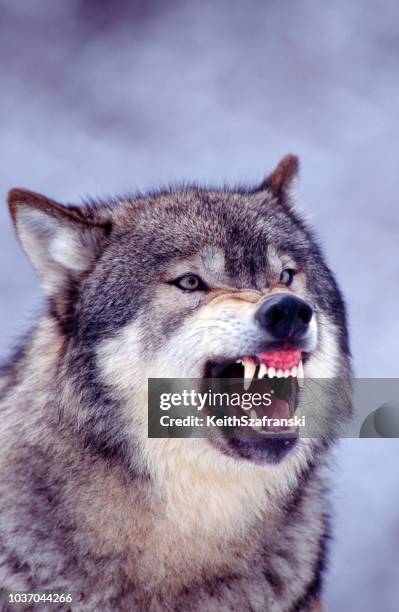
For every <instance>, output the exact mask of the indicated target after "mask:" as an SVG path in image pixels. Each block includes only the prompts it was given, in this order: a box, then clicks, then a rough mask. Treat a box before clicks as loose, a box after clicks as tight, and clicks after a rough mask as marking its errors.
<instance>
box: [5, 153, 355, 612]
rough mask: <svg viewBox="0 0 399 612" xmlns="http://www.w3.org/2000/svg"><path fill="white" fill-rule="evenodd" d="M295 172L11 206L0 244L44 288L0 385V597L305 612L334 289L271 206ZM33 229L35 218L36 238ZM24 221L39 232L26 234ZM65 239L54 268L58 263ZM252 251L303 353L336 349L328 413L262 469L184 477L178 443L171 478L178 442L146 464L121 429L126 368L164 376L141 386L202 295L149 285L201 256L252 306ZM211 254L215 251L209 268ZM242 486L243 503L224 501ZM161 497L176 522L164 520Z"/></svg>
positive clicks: (318, 260) (320, 529)
mask: <svg viewBox="0 0 399 612" xmlns="http://www.w3.org/2000/svg"><path fill="white" fill-rule="evenodd" d="M295 171H296V161H295V158H291V160H290V159H288V161H285V162H284V163H283V165H280V166H279V167H278V169H277V170H276V172H277V174H276V173H274V174H273V175H272V177H270V179H269V180H268V181H265V183H263V184H262V185H261V187H260V188H259V189H255V190H250V189H239V190H208V189H199V188H197V187H187V188H182V189H177V190H170V191H165V192H160V193H154V194H149V195H146V196H137V197H134V198H131V197H127V198H125V199H120V200H115V201H113V202H104V203H101V202H96V203H94V202H91V203H88V204H87V206H86V207H82V208H78V207H69V208H64V207H61V206H60V205H58V204H56V203H54V202H51V201H49V200H47V199H46V198H43V197H42V196H37V195H36V194H31V193H30V192H26V191H23V190H14V191H13V192H11V194H10V207H11V213H12V216H13V219H14V223H15V225H16V228H17V233H18V235H19V237H20V239H21V242H22V244H23V246H24V248H25V249H26V250H27V252H28V254H29V255H30V257H31V258H32V261H33V263H34V265H35V267H36V269H37V271H38V273H39V275H40V276H41V278H42V280H43V284H44V288H45V292H46V295H47V308H46V311H45V312H44V313H43V316H42V317H41V319H40V320H39V321H38V322H37V325H36V327H35V329H34V330H33V332H32V334H31V336H30V337H29V339H28V340H27V341H26V342H25V343H24V345H23V347H22V349H21V350H19V352H18V353H17V354H16V356H15V358H14V359H13V360H10V362H9V363H8V364H7V366H5V367H4V368H3V369H2V370H1V378H0V410H1V417H2V428H1V433H0V491H1V493H0V586H1V587H2V588H5V589H7V590H31V589H36V590H41V589H59V590H65V591H73V592H74V593H77V596H78V602H77V603H76V604H75V605H74V606H73V609H76V610H82V611H85V610H87V611H94V610H101V611H104V612H105V611H108V610H109V611H111V610H113V611H114V610H121V611H123V610H138V611H141V610H148V611H154V612H155V611H161V610H162V611H170V612H172V611H173V612H177V611H180V610H181V611H185V610H188V609H189V610H193V611H194V610H197V611H201V612H208V611H209V612H211V611H216V610H218V611H226V612H227V611H230V610H239V611H240V612H244V611H250V610H252V611H259V612H260V611H265V610H267V611H269V612H305V611H309V610H311V609H312V607H313V606H316V605H317V602H318V601H319V597H320V590H321V579H322V573H323V569H324V562H325V550H326V540H327V538H328V525H327V523H328V518H327V517H328V512H327V508H326V501H325V495H324V489H325V484H324V476H323V470H324V465H325V461H326V456H327V455H326V451H327V448H328V446H329V444H330V441H331V440H332V439H333V438H334V434H335V427H336V425H337V424H338V421H339V420H340V418H344V417H346V416H347V415H348V414H349V413H350V410H351V402H350V384H349V379H350V364H349V349H348V338H347V330H346V319H345V308H344V304H343V300H342V297H341V294H340V292H339V290H338V288H337V285H336V282H335V280H334V278H333V275H332V273H331V272H330V270H329V269H328V267H327V266H326V264H325V262H324V258H323V256H322V254H321V251H320V248H319V246H318V245H317V242H316V241H315V239H314V236H313V233H312V231H311V230H310V229H309V228H308V226H307V224H305V222H304V221H303V220H302V218H301V217H300V215H299V213H298V212H297V211H296V210H295V208H294V207H293V205H292V203H291V201H290V197H289V183H290V182H291V180H292V178H293V176H294V174H295ZM273 177H274V178H273ZM27 210H28V211H31V210H33V216H32V215H31V216H29V215H30V213H29V214H28V215H26V214H25V212H26V211H27ZM24 211H25V212H24ZM35 211H39V213H38V214H37V215H36V212H35ZM21 213H23V214H22V215H21ZM24 214H25V220H24V218H23V215H24ZM35 215H36V216H35ZM41 215H42V216H41ZM43 215H44V217H46V219H47V217H49V218H51V222H50V221H49V222H47V221H46V219H45V221H44V224H43V219H44V217H43ZM28 218H29V219H32V218H34V219H35V223H37V224H38V227H36V228H35V227H32V230H31V231H32V236H28V237H27V235H28V234H29V231H30V229H29V228H30V225H29V223H32V221H31V220H30V221H29V223H26V222H25V221H26V219H28ZM59 236H61V239H59ZM66 236H67V237H68V239H67V240H66V239H65V237H66ZM71 241H72V242H71ZM71 244H72V247H73V251H71V252H73V253H76V260H75V261H74V267H73V269H71V268H68V267H65V266H63V263H62V262H63V258H64V257H67V256H66V255H65V253H67V254H68V253H69V251H68V249H72V247H71ZM270 246H272V247H273V249H275V251H276V252H278V253H279V254H280V255H279V256H283V254H284V255H287V256H289V257H290V258H292V259H293V260H295V262H296V263H297V264H298V266H299V267H300V269H301V270H302V275H303V281H302V282H303V285H302V286H301V288H299V289H298V291H301V292H302V295H306V298H307V299H308V301H309V302H310V303H311V304H312V307H313V308H314V310H315V312H316V313H317V316H318V318H319V322H320V323H319V343H320V342H322V340H320V338H322V337H323V336H322V334H323V333H324V334H327V335H328V334H330V337H331V338H332V339H333V340H334V343H335V345H334V346H336V352H333V353H331V354H332V359H333V360H334V363H333V364H332V366H333V370H332V371H334V372H335V375H339V376H340V377H342V379H343V381H344V384H342V386H341V387H340V390H339V392H338V393H337V392H336V393H335V395H334V394H333V393H331V395H329V396H328V398H327V399H328V402H329V406H328V408H329V415H330V416H329V418H330V420H331V421H330V422H329V434H330V435H329V436H328V440H325V441H320V440H313V441H312V442H311V443H308V445H307V446H306V448H305V446H304V447H303V448H302V447H301V448H302V450H301V448H300V449H299V450H298V451H297V450H294V451H293V453H292V458H291V459H290V458H287V459H284V460H283V461H282V462H281V465H278V466H271V465H267V464H265V465H262V466H259V465H255V463H254V464H253V465H252V463H251V461H246V460H244V459H242V458H240V457H239V456H236V455H235V451H234V450H232V449H231V448H227V447H226V448H221V449H218V448H216V447H214V446H212V444H211V443H210V442H207V441H201V444H203V445H208V446H207V447H205V446H204V447H201V451H199V452H201V453H202V455H204V456H205V454H206V455H207V456H208V455H209V456H211V457H212V461H213V463H212V465H214V472H213V471H212V470H213V468H212V469H211V471H212V473H211V474H210V473H209V470H208V474H207V470H206V469H205V468H204V469H202V467H201V466H202V463H201V461H202V458H200V455H199V459H198V468H195V469H191V464H190V460H191V459H190V457H191V456H192V457H195V452H196V451H195V447H194V446H192V447H191V448H190V450H189V452H188V453H187V465H186V464H185V459H184V456H185V454H184V453H181V450H182V448H183V447H179V448H177V449H173V451H172V450H171V451H170V452H171V453H172V452H173V453H174V455H173V461H172V460H170V459H169V458H168V457H165V453H167V448H168V447H167V446H159V448H157V450H156V453H158V454H156V455H155V454H154V455H151V452H150V450H149V449H150V447H149V446H148V440H145V439H144V437H143V436H142V434H140V431H141V429H140V427H141V426H142V421H143V419H144V415H145V411H146V404H145V401H144V400H143V396H142V392H141V391H140V389H141V387H140V384H141V382H142V381H140V370H139V368H140V367H144V366H143V365H142V364H145V365H146V367H147V370H145V371H146V372H147V371H149V369H150V368H151V367H152V366H151V364H154V363H157V364H158V367H159V364H162V363H165V370H164V371H161V370H162V367H160V370H159V372H158V375H159V377H162V376H165V377H166V376H168V375H170V374H171V372H170V371H169V370H168V369H167V367H166V360H165V359H164V358H163V354H164V352H166V351H169V347H171V346H172V347H175V349H174V350H176V352H177V353H178V351H179V347H180V346H182V344H180V343H182V342H183V341H182V337H183V336H182V334H183V330H184V328H185V326H187V322H188V323H189V322H190V321H191V320H192V321H193V322H194V324H195V321H196V317H197V316H198V313H199V312H204V311H205V309H206V308H207V306H206V304H205V303H204V302H203V300H205V299H206V298H204V297H201V296H195V297H194V296H193V297H192V298H191V297H190V298H189V297H187V296H185V297H183V296H181V295H180V294H179V290H178V289H176V288H175V287H172V286H170V285H166V284H164V285H162V286H161V284H160V283H161V280H160V279H164V276H165V275H167V274H168V273H170V270H171V269H174V268H173V266H175V265H178V263H179V261H183V260H184V261H193V258H194V259H195V257H197V255H198V253H202V260H201V263H199V264H198V265H201V266H202V267H203V268H204V269H205V270H207V272H206V273H207V274H213V275H218V274H219V276H218V281H217V282H218V283H219V286H222V285H223V286H229V287H230V288H233V289H234V291H237V290H239V291H241V292H245V291H248V290H249V291H251V292H252V293H253V294H256V295H257V296H265V295H267V294H268V292H269V291H270V289H271V287H273V285H274V283H275V272H274V271H273V262H272V261H271V258H270V251H268V247H270ZM207 249H208V250H209V249H211V255H210V256H209V257H208V256H207V255H206V253H208V251H207ZM32 251H33V254H32ZM37 253H38V255H37V256H36V255H35V254H37ZM204 253H205V255H203V254H204ZM214 253H222V254H223V257H221V261H220V265H219V268H218V266H216V264H215V261H216V256H214ZM60 262H61V263H60ZM212 262H213V263H212ZM212 266H213V269H212V270H211V271H210V270H209V268H212ZM216 268H217V269H216ZM49 279H50V280H49ZM164 280H165V279H164ZM162 282H163V281H162ZM215 282H216V281H215ZM323 321H324V323H323ZM218 324H219V325H221V323H220V322H219V323H218ZM223 324H224V325H226V322H224V323H223ZM237 324H238V323H237V322H232V321H231V320H229V321H228V325H230V327H231V337H232V342H234V341H235V342H237V343H239V344H240V343H241V342H242V344H240V347H241V352H244V350H245V351H246V350H247V348H248V347H249V346H250V345H251V346H252V345H254V339H253V338H252V336H251V334H250V331H249V328H248V333H247V335H246V332H245V333H244V332H243V328H242V327H241V328H240V335H239V336H237V338H236V340H234V328H235V326H236V325H237ZM323 324H324V331H323ZM129 330H130V331H129ZM131 330H133V331H131ZM224 331H225V328H224ZM128 332H129V334H130V335H129V338H130V339H131V338H132V337H134V338H135V345H134V347H133V344H131V345H129V344H127V345H126V346H127V348H128V349H129V347H130V346H131V347H132V351H133V349H134V351H136V353H135V354H134V355H132V356H131V362H130V358H129V357H128V358H127V359H122V357H121V363H122V366H121V367H123V371H122V370H120V376H119V374H118V375H117V376H115V378H113V375H112V373H111V374H109V373H108V374H106V372H105V370H106V364H109V366H110V367H111V366H112V367H117V366H116V365H115V364H118V356H117V354H116V353H118V350H119V349H118V347H119V346H120V351H121V355H122V356H123V355H125V354H126V353H123V351H124V350H126V347H123V346H122V335H123V334H124V333H125V334H127V333H128ZM209 333H210V334H212V333H213V332H212V329H210V331H209ZM215 333H217V329H216V323H215ZM132 334H133V335H132ZM134 334H136V335H134ZM129 342H131V340H129ZM251 343H252V344H251ZM115 347H116V353H115V359H112V360H111V358H110V355H112V351H113V350H114V348H115ZM237 348H238V347H237ZM317 350H320V351H323V350H324V348H323V347H321V348H320V347H318V349H317ZM326 350H327V349H326ZM137 353H138V354H137ZM316 353H317V351H316ZM320 354H322V355H326V354H327V353H326V352H324V353H320ZM183 357H184V358H185V359H186V361H187V359H188V361H189V359H190V356H189V355H187V357H186V356H185V355H183ZM107 360H108V361H107ZM314 363H315V364H316V357H315V362H314ZM140 364H141V366H140ZM198 367H200V366H198ZM309 367H310V366H309ZM314 367H316V365H315V366H314ZM112 371H113V370H112ZM143 372H144V370H143ZM172 375H173V373H172ZM198 375H201V374H200V370H198V372H196V373H194V375H193V376H198ZM123 377H125V379H126V381H127V382H125V383H123V384H124V385H125V386H123V384H122V382H121V381H122V379H123ZM130 379H131V380H130ZM126 385H128V386H126ZM191 442H192V441H190V440H184V443H185V444H186V446H185V447H184V448H186V449H187V448H188V447H187V443H188V444H190V443H191ZM153 448H155V447H153ZM301 452H302V455H301V459H299V458H298V457H299V454H300V453H301ZM154 453H155V451H154ZM212 453H213V454H212ZM296 454H297V455H296ZM202 455H201V457H202ZM152 456H154V461H151V460H150V457H152ZM157 458H158V459H159V461H160V462H161V463H162V462H164V464H163V463H162V465H163V466H164V467H162V470H163V471H161V467H159V472H158V471H157V470H158V467H157V466H158V463H157ZM215 458H216V459H215ZM219 460H220V462H221V464H222V463H223V462H224V463H223V466H224V467H223V468H219V467H218V465H217V463H218V461H219ZM290 462H291V463H290ZM153 463H154V464H155V467H154V465H153ZM195 463H196V461H195V459H193V465H194V464H195ZM204 465H205V464H204ZM170 466H173V469H171V467H170ZM290 466H292V469H291V467H290ZM196 469H198V472H197V471H195V470H196ZM165 475H167V477H166V476H165ZM208 476H209V481H208V480H207V481H206V483H205V484H204V486H203V489H201V486H202V485H201V484H200V482H201V479H204V478H207V477H208ZM251 479H253V483H254V484H253V485H252V484H251V483H252V480H251ZM179 483H181V486H180V484H179ZM259 483H261V484H259ZM257 486H259V487H260V488H259V500H263V499H264V500H265V501H264V503H263V502H262V503H261V502H260V501H259V504H258V502H257V501H256V499H257V496H256V495H255V497H254V500H255V501H251V500H252V498H250V493H251V491H252V493H253V490H256V487H257ZM245 487H248V495H249V497H248V500H246V499H242V500H241V501H237V498H238V497H239V495H240V492H242V491H243V490H245ZM228 488H229V491H230V490H231V498H229V497H228V496H229V494H230V493H228V492H227V489H228ZM171 491H172V493H171ZM174 491H176V493H175V492H174ZM188 491H191V493H189V492H188ZM201 495H203V498H201ZM223 495H226V500H228V499H231V508H227V507H226V509H225V511H226V513H229V514H226V519H228V522H229V525H226V524H225V523H226V521H225V522H224V516H217V514H218V513H217V512H215V513H214V515H213V514H212V516H211V513H212V507H213V506H214V507H215V508H217V507H218V506H217V504H218V496H223ZM179 496H181V500H184V503H183V501H182V502H180V501H179V500H180V497H179ZM172 498H173V500H174V501H173V503H174V504H175V506H174V507H175V508H180V511H181V513H182V514H181V518H180V523H179V522H178V521H177V518H176V516H175V515H173V512H172V516H169V515H170V508H171V507H172V506H168V504H169V501H168V500H171V499H172ZM191 499H192V510H190V504H191V501H190V500H191ZM176 500H177V501H176ZM187 500H188V501H187ZM170 503H172V502H170ZM179 504H180V506H179ZM235 504H237V509H236V510H235ZM262 504H263V505H262ZM225 506H230V504H229V503H226V504H225ZM223 511H224V510H222V511H221V512H223ZM235 512H236V515H235V514H234V513H235ZM244 514H245V516H244ZM191 515H192V516H191ZM185 521H186V523H187V525H188V527H187V529H184V528H181V527H182V524H183V523H184V522H185ZM235 521H237V527H235ZM213 524H214V525H215V527H214V528H213V527H212V525H213ZM52 609H54V608H52ZM315 609H316V608H315Z"/></svg>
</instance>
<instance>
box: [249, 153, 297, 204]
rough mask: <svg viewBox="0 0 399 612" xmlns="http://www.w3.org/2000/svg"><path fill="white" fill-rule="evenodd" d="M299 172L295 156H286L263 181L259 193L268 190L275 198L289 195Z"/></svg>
mask: <svg viewBox="0 0 399 612" xmlns="http://www.w3.org/2000/svg"><path fill="white" fill-rule="evenodd" d="M298 172H299V159H298V157H297V156H296V155H292V154H289V155H286V156H285V157H283V159H282V160H281V161H280V163H279V164H278V165H277V167H276V169H275V170H274V171H273V172H272V173H271V174H270V175H269V176H268V177H267V178H266V179H265V180H264V181H263V183H262V184H261V186H260V188H259V191H263V190H265V189H269V190H270V191H272V192H273V193H274V194H275V195H277V196H284V195H287V194H289V192H290V190H291V189H292V186H293V183H294V182H295V180H296V178H297V176H298Z"/></svg>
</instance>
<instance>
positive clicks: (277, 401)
mask: <svg viewBox="0 0 399 612" xmlns="http://www.w3.org/2000/svg"><path fill="white" fill-rule="evenodd" d="M304 359H306V355H305V354H304V353H303V352H302V351H301V350H299V349H287V350H283V349H282V350H274V351H270V352H265V353H258V354H256V355H244V356H241V357H239V358H238V359H235V360H234V361H220V362H208V364H207V366H206V370H205V378H206V379H211V380H212V388H213V390H214V391H218V392H219V393H226V392H227V393H229V394H230V395H231V394H232V393H235V394H237V393H238V394H240V397H241V398H242V401H241V402H240V403H239V405H236V406H229V407H228V410H226V409H224V410H223V413H224V414H226V413H228V414H229V415H230V416H231V415H236V416H238V417H239V416H242V415H243V414H246V415H247V416H248V417H250V423H251V426H250V427H249V428H248V427H245V429H246V430H247V433H250V432H251V433H252V436H253V435H254V433H253V432H254V431H255V432H256V434H262V435H266V434H268V435H270V434H274V435H276V434H280V435H281V434H282V433H284V435H287V434H295V433H296V430H297V428H295V427H292V425H291V424H290V423H289V422H288V423H287V421H289V420H290V419H291V417H293V416H294V414H295V410H296V407H297V394H298V389H299V388H301V387H302V386H303V384H304V369H303V360H304ZM245 395H246V396H248V395H249V396H250V397H249V399H248V401H247V398H246V397H245ZM255 396H256V397H257V398H259V396H260V397H262V398H265V397H267V398H268V401H267V402H266V403H265V402H260V403H256V404H255V403H254V404H253V405H252V404H251V398H255ZM244 398H245V401H244Z"/></svg>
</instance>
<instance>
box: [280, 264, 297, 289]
mask: <svg viewBox="0 0 399 612" xmlns="http://www.w3.org/2000/svg"><path fill="white" fill-rule="evenodd" d="M294 276H295V270H293V269H292V268H286V270H283V271H282V272H281V276H280V283H283V285H286V286H287V287H289V286H290V285H291V284H292V281H293V280H294Z"/></svg>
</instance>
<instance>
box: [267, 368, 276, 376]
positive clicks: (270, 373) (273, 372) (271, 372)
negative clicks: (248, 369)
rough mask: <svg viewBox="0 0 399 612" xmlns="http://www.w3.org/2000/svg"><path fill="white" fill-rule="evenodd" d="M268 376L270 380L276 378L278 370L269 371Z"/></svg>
mask: <svg viewBox="0 0 399 612" xmlns="http://www.w3.org/2000/svg"><path fill="white" fill-rule="evenodd" d="M267 375H268V377H269V378H273V377H274V376H276V370H275V369H274V368H269V369H268V370H267Z"/></svg>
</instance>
